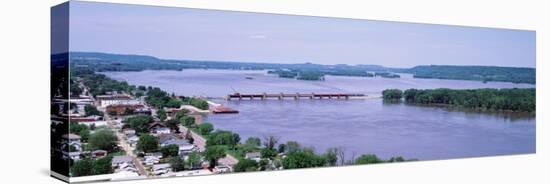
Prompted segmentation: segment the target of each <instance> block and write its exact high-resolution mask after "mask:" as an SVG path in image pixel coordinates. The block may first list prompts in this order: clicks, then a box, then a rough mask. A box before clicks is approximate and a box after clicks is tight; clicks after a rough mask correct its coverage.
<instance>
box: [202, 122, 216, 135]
mask: <svg viewBox="0 0 550 184" xmlns="http://www.w3.org/2000/svg"><path fill="white" fill-rule="evenodd" d="M213 130H214V125H212V124H211V123H206V122H205V123H201V124H200V125H199V131H200V133H201V134H202V135H208V134H210V132H212V131H213Z"/></svg>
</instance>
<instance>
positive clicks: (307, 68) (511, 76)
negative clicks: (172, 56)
mask: <svg viewBox="0 0 550 184" xmlns="http://www.w3.org/2000/svg"><path fill="white" fill-rule="evenodd" d="M70 57H71V63H70V64H71V68H78V67H75V66H76V65H87V66H88V68H90V69H91V70H90V71H142V70H178V71H179V70H182V69H186V68H213V69H250V70H266V69H267V70H269V71H268V73H271V74H277V75H279V76H280V77H284V78H297V77H298V76H302V77H301V78H302V79H304V80H318V79H321V77H322V76H324V75H335V76H360V77H373V76H374V75H373V74H372V73H368V72H367V71H370V72H376V73H378V74H379V76H382V77H390V78H393V77H399V76H398V75H394V74H390V73H389V72H392V73H400V72H406V73H411V74H414V77H416V78H437V79H455V80H478V81H484V82H487V81H502V82H515V83H530V84H535V82H536V76H535V71H536V70H535V68H516V67H495V66H438V65H430V66H416V67H413V68H410V69H404V68H386V67H382V66H378V65H319V64H311V63H305V64H269V63H243V62H220V61H190V60H177V61H175V60H170V61H169V62H166V60H162V59H158V58H154V57H151V56H136V55H117V54H105V53H86V52H71V55H70ZM71 72H72V71H71ZM384 73H388V74H384ZM98 83H101V82H98ZM85 84H86V83H85ZM86 85H87V84H86ZM87 86H89V85H87ZM107 86H109V87H111V88H114V89H117V90H118V89H126V87H125V86H120V87H118V86H117V87H116V88H115V87H112V86H110V85H107ZM92 89H94V88H92ZM138 89H141V88H138ZM92 91H98V90H92ZM101 91H109V90H101ZM111 91H112V90H111ZM143 91H144V90H143ZM95 94H97V92H96V93H95ZM95 94H94V95H95ZM148 103H149V102H148Z"/></svg>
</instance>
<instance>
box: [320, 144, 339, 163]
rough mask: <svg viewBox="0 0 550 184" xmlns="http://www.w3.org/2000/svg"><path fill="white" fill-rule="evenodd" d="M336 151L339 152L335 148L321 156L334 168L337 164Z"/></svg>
mask: <svg viewBox="0 0 550 184" xmlns="http://www.w3.org/2000/svg"><path fill="white" fill-rule="evenodd" d="M338 151H339V150H338V149H337V148H330V149H328V150H327V152H326V153H325V154H323V157H325V160H326V161H327V164H328V165H329V166H335V165H336V163H337V162H338Z"/></svg>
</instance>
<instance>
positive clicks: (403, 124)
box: [103, 69, 536, 160]
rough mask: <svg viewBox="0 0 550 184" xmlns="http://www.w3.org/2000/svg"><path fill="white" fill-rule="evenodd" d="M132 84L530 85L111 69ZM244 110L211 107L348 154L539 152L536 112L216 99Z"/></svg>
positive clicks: (224, 119) (269, 87) (354, 89)
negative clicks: (529, 114)
mask: <svg viewBox="0 0 550 184" xmlns="http://www.w3.org/2000/svg"><path fill="white" fill-rule="evenodd" d="M103 74H106V75H107V76H109V77H111V78H113V79H116V80H124V81H127V82H128V83H130V84H135V85H147V86H155V87H160V88H162V89H164V90H166V91H169V92H174V93H176V94H178V95H185V96H206V97H223V96H226V95H227V94H230V93H234V92H235V91H237V92H240V93H263V92H267V93H279V92H288V93H297V92H299V93H311V92H317V93H321V92H345V93H363V94H368V95H377V96H379V95H380V94H381V91H382V90H384V89H388V88H399V89H409V88H417V89H428V88H454V89H474V88H514V87H516V88H526V87H530V88H532V87H535V86H534V85H529V84H513V83H504V82H489V83H482V82H477V81H461V80H439V79H414V78H412V77H411V76H410V75H406V74H403V75H402V78H399V79H386V78H363V77H336V76H327V77H326V80H325V81H300V80H292V79H283V78H278V77H276V76H273V75H268V74H266V72H265V71H242V70H201V69H189V70H183V71H141V72H104V73H103ZM214 101H216V102H218V103H222V104H224V105H226V106H228V107H231V108H234V109H237V110H239V111H240V113H239V114H224V115H209V116H208V117H207V121H209V122H211V123H213V124H214V126H215V127H216V128H220V129H225V130H231V131H234V132H237V133H239V134H240V135H241V139H242V140H245V139H246V138H247V137H250V136H256V137H260V138H261V137H263V136H267V135H275V136H278V137H280V139H281V140H280V142H286V141H288V140H294V141H298V142H299V143H301V144H302V145H304V146H307V147H313V148H315V150H316V151H317V152H319V153H321V152H324V151H325V150H326V149H327V148H330V147H341V148H344V150H345V152H346V158H347V159H350V158H352V157H357V156H359V155H361V154H367V153H373V154H376V155H378V156H379V157H381V158H384V159H387V158H389V157H392V156H403V157H405V158H416V159H420V160H432V159H449V158H463V157H478V156H494V155H509V154H525V153H534V152H535V148H536V146H535V143H536V140H535V129H536V126H535V117H521V116H517V115H514V114H489V113H478V112H463V111H453V110H449V109H446V108H441V107H421V106H414V105H406V104H387V103H384V102H383V101H382V100H381V99H364V100H305V99H304V100H297V101H296V100H290V99H288V100H265V101H261V100H254V101H249V100H246V101H245V100H243V101H236V100H234V101H225V100H221V99H217V100H214Z"/></svg>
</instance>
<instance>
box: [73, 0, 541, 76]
mask: <svg viewBox="0 0 550 184" xmlns="http://www.w3.org/2000/svg"><path fill="white" fill-rule="evenodd" d="M70 6H71V11H70V33H69V34H70V51H71V52H102V53H113V54H130V55H147V56H153V57H157V58H159V59H171V60H207V61H229V62H231V61H235V62H255V63H282V64H299V63H314V64H324V65H335V64H348V65H361V64H364V65H381V66H385V67H399V68H408V67H413V66H417V65H472V66H504V67H529V68H535V65H536V62H535V61H536V58H535V57H536V56H535V53H536V51H535V48H536V46H535V44H536V41H535V40H536V38H535V37H536V33H535V32H534V31H524V30H511V29H493V28H475V27H462V26H445V25H433V24H416V23H398V22H385V21H371V20H357V19H342V18H324V17H311V16H294V15H279V14H263V13H246V12H233V11H218V10H201V9H189V8H169V7H158V6H141V5H124V4H110V3H95V2H79V1H71V4H70Z"/></svg>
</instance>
